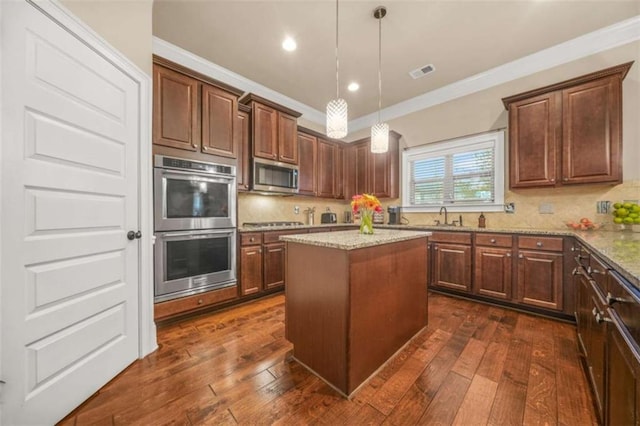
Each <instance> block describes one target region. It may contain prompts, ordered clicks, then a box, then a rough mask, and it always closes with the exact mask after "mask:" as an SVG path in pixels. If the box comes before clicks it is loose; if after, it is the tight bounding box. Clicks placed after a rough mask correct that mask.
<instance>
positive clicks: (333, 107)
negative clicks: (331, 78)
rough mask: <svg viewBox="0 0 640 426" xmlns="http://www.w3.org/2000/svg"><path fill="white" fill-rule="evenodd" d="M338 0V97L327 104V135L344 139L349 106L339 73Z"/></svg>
mask: <svg viewBox="0 0 640 426" xmlns="http://www.w3.org/2000/svg"><path fill="white" fill-rule="evenodd" d="M338 70H339V67H338V0H336V98H335V99H333V100H331V101H329V103H328V104H327V136H329V137H330V138H333V139H342V138H344V137H345V136H347V132H348V131H347V123H348V121H349V120H348V106H347V101H345V100H344V99H342V98H340V80H339V73H338Z"/></svg>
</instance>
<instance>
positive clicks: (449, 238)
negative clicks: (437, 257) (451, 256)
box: [429, 231, 471, 244]
mask: <svg viewBox="0 0 640 426" xmlns="http://www.w3.org/2000/svg"><path fill="white" fill-rule="evenodd" d="M429 241H432V242H438V243H457V244H471V233H469V232H438V231H436V232H434V233H433V235H432V236H431V237H429Z"/></svg>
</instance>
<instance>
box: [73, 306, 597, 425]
mask: <svg viewBox="0 0 640 426" xmlns="http://www.w3.org/2000/svg"><path fill="white" fill-rule="evenodd" d="M429 297H430V300H429V326H428V328H427V329H426V330H425V331H424V332H422V333H421V334H419V335H418V336H417V337H416V338H415V339H414V340H413V341H412V342H411V343H410V344H409V345H408V346H407V347H405V349H404V350H403V351H402V352H400V353H399V354H398V356H396V357H395V358H394V359H393V360H392V361H391V362H389V363H388V364H387V365H386V366H385V367H384V368H383V369H382V370H381V371H380V372H379V373H378V374H377V375H376V376H374V377H373V378H372V379H371V380H370V381H369V382H367V384H366V385H365V386H364V387H362V388H361V389H360V390H359V391H358V393H357V394H356V395H355V396H354V398H353V399H352V400H351V401H348V400H345V399H343V398H341V397H339V396H338V395H337V394H336V392H334V391H333V390H332V389H331V388H330V387H329V386H328V385H326V384H325V383H324V382H323V381H322V380H320V379H318V378H317V377H315V376H314V375H313V374H311V373H309V372H308V371H307V370H305V369H304V368H303V367H301V366H300V365H299V364H297V363H296V362H295V361H287V360H286V355H287V352H288V351H290V349H291V345H290V344H289V343H288V342H287V341H286V340H285V339H284V297H283V296H282V295H277V296H274V297H270V298H267V299H263V300H260V301H257V302H254V303H251V304H248V305H244V306H241V307H238V308H234V309H232V310H228V311H224V312H219V313H214V314H209V315H206V316H200V317H197V318H192V319H189V320H185V321H182V322H179V323H174V324H171V325H168V326H164V327H160V328H159V330H158V342H159V345H160V348H159V349H158V350H157V351H156V352H155V353H153V354H151V355H149V356H148V357H146V358H145V359H143V360H140V361H137V362H135V363H134V364H133V365H131V366H130V367H129V368H128V369H127V370H125V371H124V372H123V373H121V374H120V375H119V376H118V377H117V378H115V379H114V380H113V381H111V382H110V383H109V384H107V385H106V386H104V387H103V388H102V389H101V390H100V391H99V392H98V393H96V394H95V395H94V396H93V397H92V398H91V399H89V400H88V401H87V402H85V403H84V404H83V405H82V406H81V407H79V408H78V409H76V410H75V411H74V412H73V413H71V414H70V415H69V416H68V417H67V418H66V419H65V420H63V421H62V422H61V424H64V425H73V424H75V425H88V424H92V425H95V424H97V425H111V424H117V425H125V424H126V425H130V424H140V425H154V424H168V423H171V424H184V425H190V424H214V425H218V424H231V425H233V424H282V425H300V424H329V425H335V424H354V425H363V424H395V425H412V424H442V425H449V424H456V425H484V424H491V425H501V426H503V425H520V424H527V425H529V424H532V425H533V424H550V425H553V424H560V425H589V424H596V420H595V418H594V411H593V408H592V400H591V396H590V393H589V391H588V388H587V384H586V379H585V375H584V373H583V370H582V368H581V365H580V361H579V357H578V353H577V351H576V337H575V327H574V326H572V325H570V324H565V323H561V322H556V321H553V320H548V319H543V318H539V317H534V316H530V315H527V314H522V313H517V312H513V311H509V310H505V309H501V308H497V307H491V306H487V305H482V304H478V303H474V302H469V301H465V300H459V299H454V298H450V297H447V296H442V295H437V294H430V295H429Z"/></svg>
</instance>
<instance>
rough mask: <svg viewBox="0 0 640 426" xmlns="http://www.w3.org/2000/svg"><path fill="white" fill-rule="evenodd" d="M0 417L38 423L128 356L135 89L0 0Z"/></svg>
mask: <svg viewBox="0 0 640 426" xmlns="http://www.w3.org/2000/svg"><path fill="white" fill-rule="evenodd" d="M1 38H2V99H3V100H2V109H3V111H2V114H3V115H2V128H3V130H2V132H3V135H2V190H1V193H2V222H1V229H2V235H3V237H2V248H1V250H2V264H1V274H2V275H1V288H2V296H1V302H2V311H1V312H2V330H1V331H2V362H1V366H2V370H3V371H2V379H3V380H4V381H5V382H6V384H5V385H4V389H3V409H2V423H3V424H6V425H19V424H52V423H55V422H56V421H57V420H59V419H61V418H62V417H64V416H65V415H66V414H67V413H69V412H70V411H71V410H73V409H74V408H75V407H76V406H78V405H79V404H80V403H82V402H83V401H84V400H85V399H86V398H88V397H89V396H91V394H92V393H94V392H95V391H96V390H98V389H99V388H100V387H101V386H102V385H104V384H105V383H106V382H107V381H109V380H110V379H111V378H113V377H114V376H115V375H116V374H117V373H119V372H120V371H122V370H123V369H124V368H125V367H126V366H127V365H129V364H130V363H131V362H133V361H134V360H135V359H136V358H137V356H138V251H139V240H137V239H136V240H133V241H129V240H128V239H127V236H126V234H127V231H129V230H134V231H135V230H138V229H139V228H138V189H137V188H138V183H139V182H138V179H139V178H138V172H139V170H138V168H139V166H138V154H137V153H138V139H139V131H140V123H139V121H140V119H139V108H140V106H139V104H140V99H139V96H140V95H139V94H138V89H137V87H136V84H135V82H134V81H132V80H131V79H130V78H129V77H127V75H126V74H125V73H124V72H122V71H121V70H120V69H119V68H118V67H116V66H115V65H114V64H113V63H112V62H110V61H109V60H108V59H107V58H105V57H104V56H102V55H101V54H100V53H98V52H97V51H96V50H94V49H92V48H91V47H90V46H88V45H87V44H86V43H85V42H83V41H82V40H81V39H80V38H79V37H77V36H74V34H72V33H71V32H69V31H68V30H66V29H63V28H62V27H61V26H60V25H58V24H57V23H56V22H55V21H54V20H52V19H51V18H49V17H47V16H46V15H45V14H44V13H43V12H42V11H40V10H39V9H38V8H37V7H35V6H33V5H32V4H29V3H27V2H25V1H9V2H3V5H2V37H1Z"/></svg>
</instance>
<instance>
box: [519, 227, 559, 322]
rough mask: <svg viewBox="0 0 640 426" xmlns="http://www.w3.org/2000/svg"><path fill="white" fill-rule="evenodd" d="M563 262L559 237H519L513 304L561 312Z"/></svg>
mask: <svg viewBox="0 0 640 426" xmlns="http://www.w3.org/2000/svg"><path fill="white" fill-rule="evenodd" d="M563 262H564V254H563V239H562V238H561V237H539V236H535V237H531V236H522V235H521V236H519V237H518V263H517V277H518V278H517V280H518V281H517V282H518V286H517V298H516V300H517V302H518V303H521V304H524V305H531V306H537V307H541V308H545V309H550V310H555V311H561V310H562V308H563V306H562V301H563V297H562V293H563V292H562V288H563V285H562V284H563V278H564V277H563V270H564V268H563Z"/></svg>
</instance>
